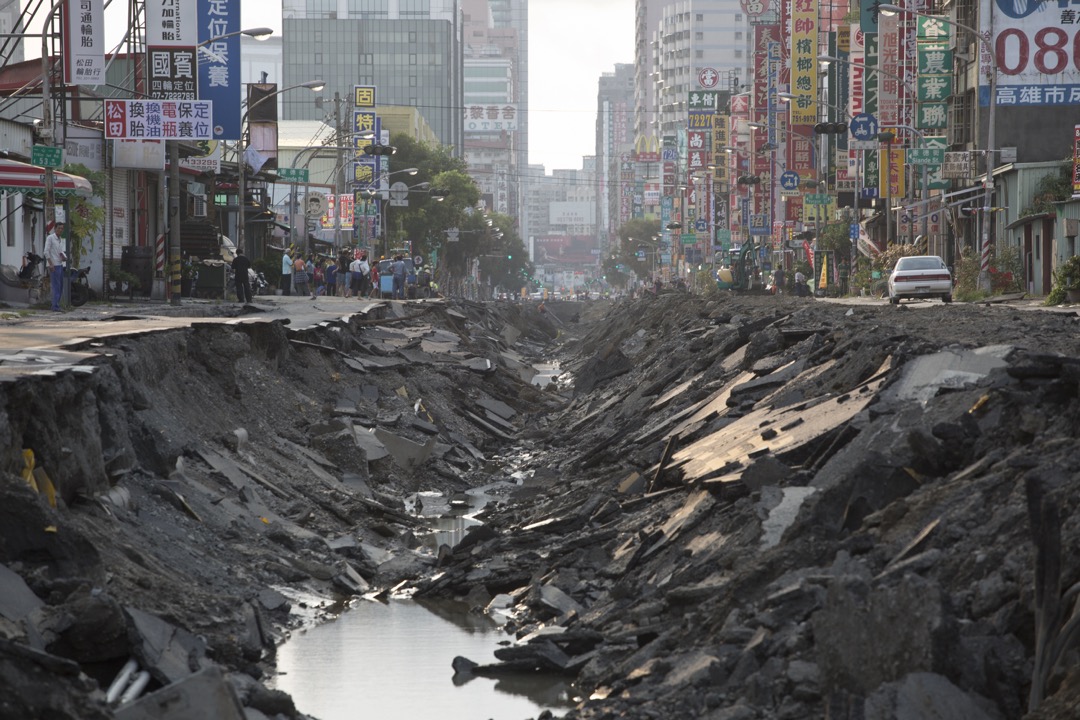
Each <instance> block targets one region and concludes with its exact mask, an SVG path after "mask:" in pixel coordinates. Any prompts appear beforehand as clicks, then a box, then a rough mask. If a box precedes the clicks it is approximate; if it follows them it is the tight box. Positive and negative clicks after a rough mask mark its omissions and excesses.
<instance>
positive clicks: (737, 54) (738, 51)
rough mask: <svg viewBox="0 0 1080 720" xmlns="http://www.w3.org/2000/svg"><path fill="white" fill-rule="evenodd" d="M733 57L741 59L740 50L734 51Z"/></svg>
mask: <svg viewBox="0 0 1080 720" xmlns="http://www.w3.org/2000/svg"><path fill="white" fill-rule="evenodd" d="M735 57H737V58H741V57H742V50H736V51H735Z"/></svg>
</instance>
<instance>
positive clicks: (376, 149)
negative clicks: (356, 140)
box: [364, 145, 397, 155]
mask: <svg viewBox="0 0 1080 720" xmlns="http://www.w3.org/2000/svg"><path fill="white" fill-rule="evenodd" d="M396 152H397V148H396V147H394V146H393V145H367V146H365V147H364V154H365V155H393V154H394V153H396Z"/></svg>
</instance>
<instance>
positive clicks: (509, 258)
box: [506, 253, 514, 260]
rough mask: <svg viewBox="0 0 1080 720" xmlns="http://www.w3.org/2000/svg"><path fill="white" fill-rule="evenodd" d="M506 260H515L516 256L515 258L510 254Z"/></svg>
mask: <svg viewBox="0 0 1080 720" xmlns="http://www.w3.org/2000/svg"><path fill="white" fill-rule="evenodd" d="M506 259H507V260H513V259H514V256H513V255H510V254H509V253H507V255H506Z"/></svg>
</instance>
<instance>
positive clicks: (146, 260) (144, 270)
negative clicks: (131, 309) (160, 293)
mask: <svg viewBox="0 0 1080 720" xmlns="http://www.w3.org/2000/svg"><path fill="white" fill-rule="evenodd" d="M120 269H121V270H123V271H124V272H128V273H131V274H132V275H134V276H135V277H137V278H139V287H138V288H137V290H136V292H137V293H138V294H140V295H145V296H149V295H150V291H151V290H152V289H153V287H154V248H153V247H151V246H149V245H127V246H125V247H124V248H122V249H121V252H120Z"/></svg>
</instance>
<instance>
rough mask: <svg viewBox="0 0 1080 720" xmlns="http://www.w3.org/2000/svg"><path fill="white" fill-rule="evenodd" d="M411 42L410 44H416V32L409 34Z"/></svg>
mask: <svg viewBox="0 0 1080 720" xmlns="http://www.w3.org/2000/svg"><path fill="white" fill-rule="evenodd" d="M409 42H410V43H415V42H416V31H415V30H414V31H412V32H410V33H409Z"/></svg>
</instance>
